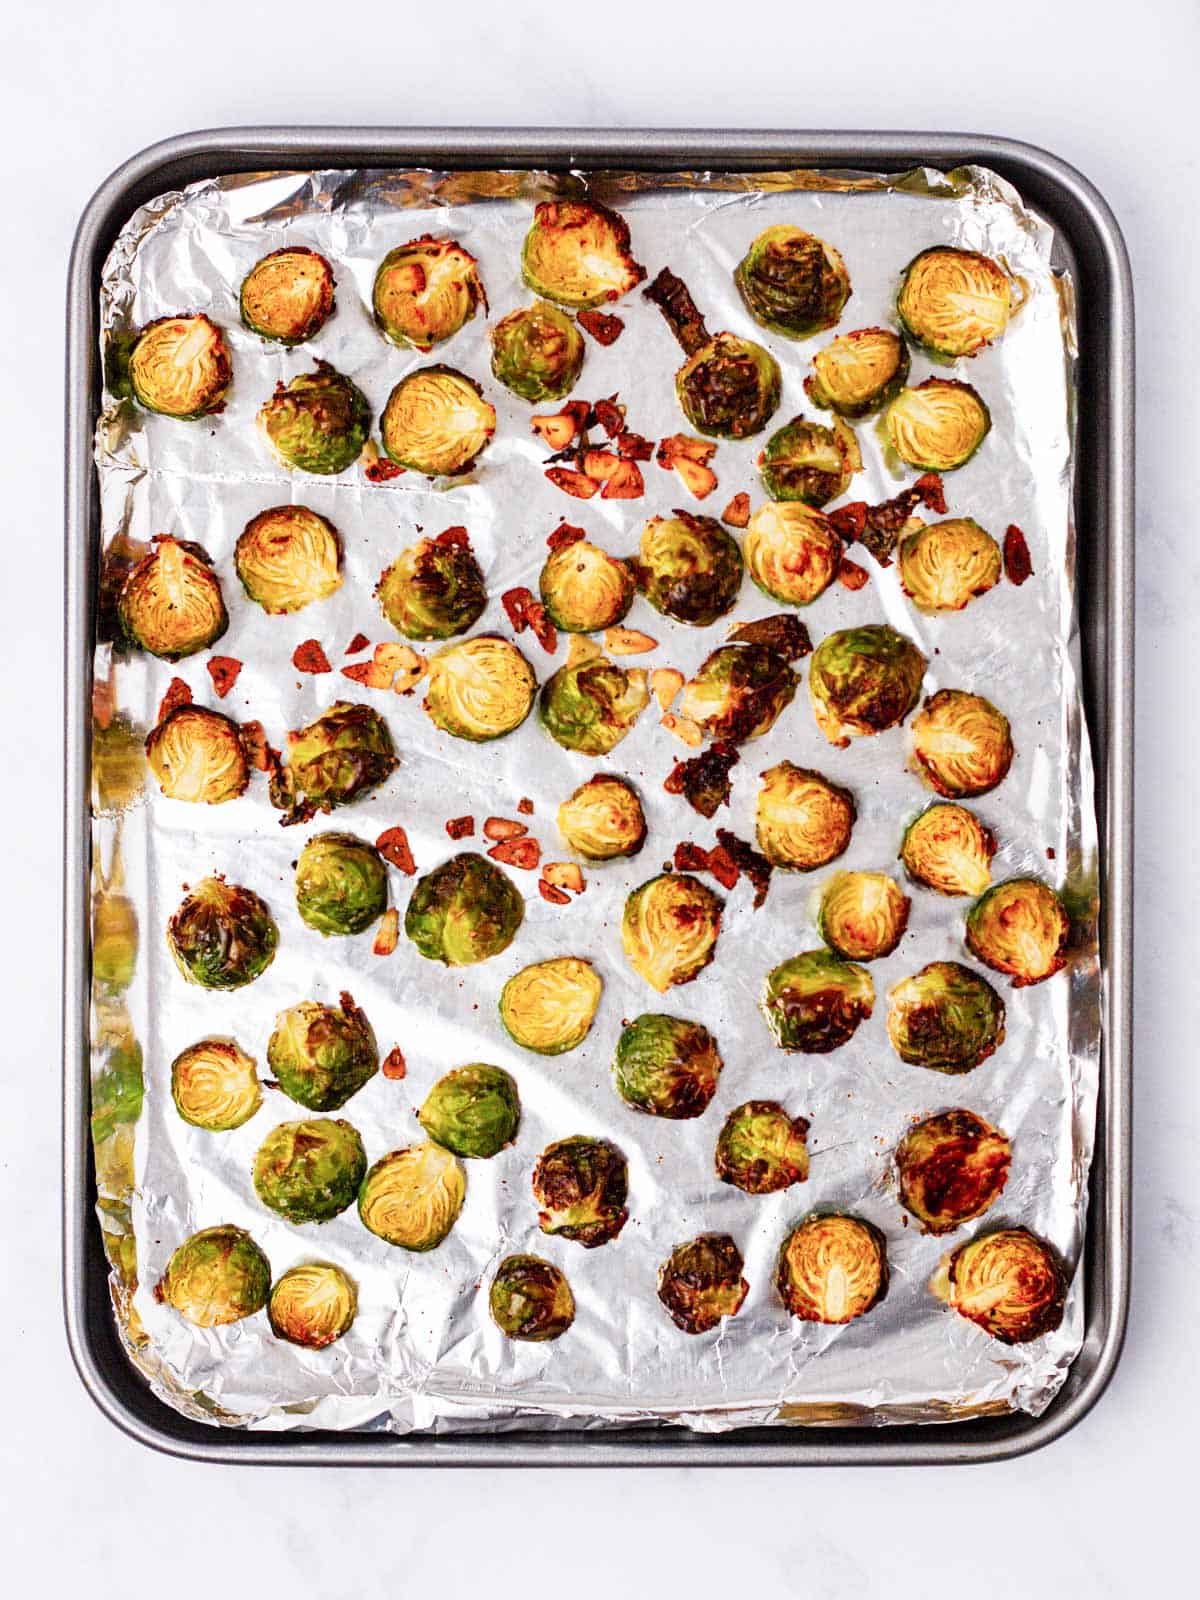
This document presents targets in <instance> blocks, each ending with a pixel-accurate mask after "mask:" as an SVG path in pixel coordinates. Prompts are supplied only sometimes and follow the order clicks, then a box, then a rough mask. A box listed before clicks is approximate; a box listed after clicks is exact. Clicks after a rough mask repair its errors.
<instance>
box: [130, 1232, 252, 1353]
mask: <svg viewBox="0 0 1200 1600" xmlns="http://www.w3.org/2000/svg"><path fill="white" fill-rule="evenodd" d="M270 1292H271V1263H270V1262H269V1261H268V1260H267V1258H266V1256H265V1255H263V1253H262V1251H261V1250H260V1249H259V1247H258V1246H257V1245H256V1244H255V1242H254V1240H253V1239H252V1238H251V1237H250V1235H249V1234H248V1233H246V1232H245V1230H244V1229H242V1228H235V1227H234V1225H233V1224H232V1223H231V1222H223V1223H220V1224H218V1226H217V1227H215V1228H202V1229H201V1230H200V1232H199V1233H194V1234H192V1236H191V1238H190V1239H185V1240H184V1242H183V1243H182V1244H181V1245H180V1246H179V1248H178V1250H176V1251H175V1253H174V1254H173V1255H172V1257H171V1259H170V1260H169V1261H168V1262H167V1270H166V1271H165V1272H164V1273H163V1275H162V1278H161V1280H160V1281H159V1284H158V1287H157V1288H156V1289H155V1291H154V1293H155V1298H156V1299H158V1300H165V1301H166V1303H167V1305H169V1306H171V1307H173V1309H174V1310H176V1311H178V1313H179V1315H180V1316H181V1317H182V1318H183V1319H184V1321H185V1322H190V1323H191V1324H192V1326H193V1327H196V1328H220V1327H224V1326H225V1325H226V1324H227V1323H230V1322H240V1321H241V1320H242V1318H243V1317H252V1316H253V1315H254V1313H255V1312H256V1311H261V1310H262V1308H263V1307H264V1306H265V1305H266V1303H267V1296H268V1295H269V1294H270Z"/></svg>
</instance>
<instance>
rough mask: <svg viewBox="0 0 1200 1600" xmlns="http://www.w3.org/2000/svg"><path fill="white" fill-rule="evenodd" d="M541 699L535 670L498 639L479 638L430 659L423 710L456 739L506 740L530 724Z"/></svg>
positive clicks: (484, 635)
mask: <svg viewBox="0 0 1200 1600" xmlns="http://www.w3.org/2000/svg"><path fill="white" fill-rule="evenodd" d="M536 694H537V678H536V677H535V676H534V672H533V668H532V667H531V666H530V665H529V662H528V661H527V660H526V659H525V657H524V656H523V655H522V654H521V652H520V651H519V650H518V649H517V647H516V645H515V644H512V643H510V642H509V640H507V639H502V638H501V637H500V636H499V634H495V633H477V634H476V635H475V637H474V638H472V639H463V640H460V641H459V643H457V644H448V645H443V647H442V648H441V649H440V650H439V651H437V652H436V654H434V655H432V656H430V658H429V689H428V692H427V694H426V696H425V700H424V707H425V710H426V712H427V713H428V715H429V719H430V721H431V722H432V723H433V724H434V725H435V726H436V727H438V728H441V730H442V732H443V733H449V734H451V735H453V737H454V738H456V739H469V740H471V741H472V743H474V744H480V743H483V742H484V741H486V740H488V739H502V738H503V737H504V735H505V734H506V733H512V731H513V730H514V728H519V727H520V726H521V724H522V723H523V722H524V721H525V718H526V717H527V716H528V715H529V713H530V711H531V710H532V709H533V701H534V696H535V695H536Z"/></svg>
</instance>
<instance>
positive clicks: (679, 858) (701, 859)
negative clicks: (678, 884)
mask: <svg viewBox="0 0 1200 1600" xmlns="http://www.w3.org/2000/svg"><path fill="white" fill-rule="evenodd" d="M673 859H674V862H675V871H676V872H707V871H708V851H707V850H705V849H703V848H702V846H700V845H698V844H693V843H692V841H691V840H690V839H683V840H681V841H680V843H679V844H677V845H676V846H675V855H674V858H673Z"/></svg>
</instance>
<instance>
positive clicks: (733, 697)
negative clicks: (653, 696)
mask: <svg viewBox="0 0 1200 1600" xmlns="http://www.w3.org/2000/svg"><path fill="white" fill-rule="evenodd" d="M798 681H799V680H798V679H797V676H796V673H795V672H794V671H793V669H792V667H791V665H790V663H789V662H788V660H787V658H786V657H785V656H783V655H781V654H780V652H779V651H778V650H775V649H772V647H771V646H770V645H766V644H723V645H719V646H718V647H717V649H716V650H714V651H713V652H712V654H711V655H708V656H705V658H704V660H703V661H702V662H701V663H700V666H699V667H698V668H697V671H696V675H695V676H694V677H693V678H689V679H688V681H687V683H686V684H684V687H683V695H682V697H681V699H680V702H679V711H680V715H681V716H683V717H686V718H687V719H689V720H690V721H692V722H695V723H698V724H699V726H700V728H701V730H702V731H703V732H704V733H705V734H706V735H707V736H708V737H709V738H710V739H720V740H722V741H723V742H724V743H726V744H744V743H745V742H746V741H747V740H749V739H758V738H760V737H761V736H762V735H763V734H764V733H768V732H770V730H771V729H772V728H773V727H774V726H775V723H776V722H777V721H778V719H779V716H780V714H781V712H783V711H784V710H785V708H786V707H787V706H789V705H790V704H791V702H792V700H793V698H794V697H795V694H796V684H797V682H798Z"/></svg>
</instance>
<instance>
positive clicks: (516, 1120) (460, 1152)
mask: <svg viewBox="0 0 1200 1600" xmlns="http://www.w3.org/2000/svg"><path fill="white" fill-rule="evenodd" d="M417 1119H418V1121H419V1122H420V1124H421V1126H422V1128H424V1130H425V1132H426V1133H427V1134H428V1135H429V1137H430V1138H431V1139H432V1140H433V1141H434V1143H435V1144H440V1145H441V1146H442V1147H443V1149H446V1150H452V1151H453V1152H454V1154H455V1155H456V1156H462V1157H463V1158H464V1159H466V1160H471V1159H474V1160H481V1161H486V1160H487V1159H488V1158H489V1157H491V1156H494V1155H496V1154H497V1152H499V1151H501V1150H503V1149H504V1147H505V1145H509V1144H511V1143H512V1142H513V1140H514V1139H515V1138H516V1136H517V1128H518V1127H519V1126H520V1122H521V1101H520V1098H519V1096H518V1094H517V1086H516V1084H515V1083H514V1082H513V1080H512V1078H510V1077H509V1075H508V1073H507V1072H505V1071H504V1070H503V1069H502V1068H500V1067H489V1066H486V1065H484V1064H483V1063H482V1062H475V1063H473V1064H472V1065H470V1066H467V1067H457V1068H455V1070H454V1071H453V1072H447V1073H446V1074H445V1076H444V1077H441V1078H439V1079H438V1081H437V1082H436V1083H435V1084H434V1086H433V1088H432V1089H431V1090H430V1091H429V1093H428V1094H427V1095H426V1097H425V1103H424V1104H423V1105H422V1107H421V1109H420V1111H418V1112H417Z"/></svg>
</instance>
